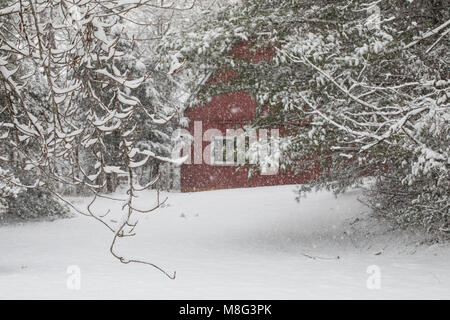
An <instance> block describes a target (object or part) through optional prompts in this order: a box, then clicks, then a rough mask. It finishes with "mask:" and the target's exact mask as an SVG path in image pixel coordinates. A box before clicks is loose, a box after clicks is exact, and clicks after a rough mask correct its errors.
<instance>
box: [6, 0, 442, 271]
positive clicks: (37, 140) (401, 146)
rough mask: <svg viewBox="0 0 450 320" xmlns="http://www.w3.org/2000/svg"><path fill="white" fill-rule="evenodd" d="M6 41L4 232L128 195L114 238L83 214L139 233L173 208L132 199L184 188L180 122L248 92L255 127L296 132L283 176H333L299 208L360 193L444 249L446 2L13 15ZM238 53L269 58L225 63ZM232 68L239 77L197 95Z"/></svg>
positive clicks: (86, 1)
mask: <svg viewBox="0 0 450 320" xmlns="http://www.w3.org/2000/svg"><path fill="white" fill-rule="evenodd" d="M0 29H1V32H0V110H1V112H0V206H1V211H0V218H1V221H4V222H10V221H16V220H22V219H25V220H29V219H36V218H48V217H52V218H53V217H63V216H66V215H68V214H69V208H70V207H71V206H72V205H71V204H70V202H68V201H67V200H65V199H66V197H67V196H74V195H83V196H84V195H86V196H87V195H93V196H94V197H93V202H95V201H96V200H97V199H99V198H114V196H113V195H112V192H113V191H115V190H116V188H117V186H118V185H119V183H120V182H121V181H122V182H123V183H124V185H125V186H126V189H127V195H128V200H127V201H126V202H125V204H124V207H125V208H126V209H127V210H126V211H124V212H125V213H124V216H123V217H122V220H120V221H119V223H116V224H111V223H109V222H107V221H106V220H105V219H104V218H103V215H99V214H97V213H94V212H92V211H90V210H88V211H87V212H80V213H82V214H86V215H90V216H92V217H94V218H95V219H97V220H99V221H100V222H101V223H103V224H105V226H106V227H107V228H108V229H110V230H111V232H112V233H113V234H114V241H115V239H116V238H117V237H126V236H131V235H133V234H134V228H135V226H136V223H137V222H136V221H135V220H134V219H133V214H134V213H136V212H151V211H153V210H156V209H158V208H159V207H160V206H161V204H162V203H163V200H160V199H159V198H158V199H157V203H156V205H155V206H151V207H149V208H145V209H143V208H139V209H138V208H136V207H135V206H134V200H135V193H136V192H139V190H142V189H147V188H155V189H164V190H177V188H178V186H177V181H178V177H177V175H178V171H177V166H178V165H179V164H180V161H181V160H182V159H177V158H174V157H173V150H174V149H176V148H177V147H178V145H179V143H181V141H182V140H183V139H182V138H183V137H176V136H174V135H173V133H174V131H175V130H176V129H177V128H179V127H184V126H186V125H187V121H188V120H187V119H185V118H184V117H183V110H185V108H187V107H189V106H193V105H197V104H199V103H203V102H205V101H206V100H207V99H208V98H209V97H211V96H213V95H216V94H218V93H223V92H228V91H236V90H245V91H246V92H248V93H249V94H251V95H252V97H254V98H255V99H256V101H257V104H258V111H259V116H258V118H257V119H255V121H254V123H253V126H254V127H255V128H268V127H280V126H287V127H288V128H289V135H288V136H285V137H282V138H280V139H281V141H280V145H281V146H282V152H283V157H282V159H283V162H282V169H286V168H290V169H292V170H294V171H301V170H304V169H305V167H307V166H309V165H311V161H318V162H319V164H320V168H321V170H322V174H321V175H320V177H318V178H317V179H315V180H314V181H311V183H309V184H307V185H302V186H300V187H299V189H298V196H299V199H300V198H301V196H302V195H303V194H305V193H307V192H309V191H310V190H312V189H327V190H333V191H334V192H336V193H340V192H343V191H345V190H347V189H348V188H350V187H353V186H355V185H363V186H364V187H365V188H366V191H365V196H364V199H363V201H364V202H365V203H366V204H367V205H368V206H370V207H371V208H372V209H373V213H374V215H376V216H378V217H380V218H383V219H388V220H390V221H392V222H393V223H394V224H395V225H396V226H397V227H398V228H415V229H419V230H422V231H423V232H426V233H428V234H429V235H430V238H431V239H432V240H433V241H440V240H446V239H448V236H449V232H450V220H449V211H450V210H449V208H450V207H449V206H450V203H449V194H450V190H449V186H450V180H449V165H450V158H449V154H450V147H449V135H450V132H449V120H450V109H449V100H448V98H449V87H450V80H449V67H448V66H449V63H450V61H449V60H450V59H449V58H450V56H449V42H448V41H449V38H448V37H449V31H450V5H449V2H448V1H447V0H394V1H392V0H390V1H387V0H379V1H365V0H338V1H326V0H315V1H308V0H290V1H287V0H286V1H275V0H260V1H247V0H242V1H225V0H223V1H214V0H208V1H200V0H197V1H193V0H192V1H188V0H186V1H182V0H180V1H174V2H172V1H166V0H158V1H157V0H154V1H151V0H47V1H44V0H3V1H1V3H0ZM239 43H246V44H249V50H255V51H257V50H259V49H261V48H265V49H267V50H271V51H272V53H273V59H271V60H270V61H265V62H259V63H254V62H252V61H248V60H245V59H241V58H239V57H236V56H233V55H230V54H229V52H230V50H231V49H232V48H233V46H234V45H236V44H239ZM219 69H220V70H228V69H232V70H234V71H236V75H237V76H236V77H234V78H233V80H232V81H231V82H228V83H226V84H224V83H218V84H215V85H210V86H207V87H206V86H201V83H202V79H204V78H205V76H207V75H209V74H211V72H213V71H214V70H219ZM267 110H268V112H265V111H267ZM304 119H307V120H308V125H299V124H300V123H302V121H304ZM174 137H176V138H175V139H174ZM298 159H311V160H310V161H304V160H303V161H298ZM255 168H257V166H255ZM367 177H371V181H372V183H371V184H370V185H367V184H363V182H364V181H365V179H366V178H367ZM300 201H302V200H301V199H300ZM72 209H74V210H77V209H76V208H75V207H72ZM114 241H113V244H114ZM111 252H112V253H113V254H115V252H114V250H113V249H111ZM116 257H117V258H118V259H120V260H121V261H122V262H129V261H126V260H124V258H123V257H121V256H120V255H117V256H116Z"/></svg>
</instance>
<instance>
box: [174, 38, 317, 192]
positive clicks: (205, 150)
mask: <svg viewBox="0 0 450 320" xmlns="http://www.w3.org/2000/svg"><path fill="white" fill-rule="evenodd" d="M246 49H247V47H246V45H239V46H236V47H235V48H234V49H233V50H232V52H231V54H234V55H238V56H240V57H244V58H250V59H251V60H252V61H254V62H256V63H257V62H259V61H262V60H268V59H270V58H271V57H272V55H273V52H271V51H269V50H265V51H263V50H261V51H259V52H257V53H256V54H253V55H252V56H250V54H249V53H248V50H246ZM226 77H227V75H226V73H223V72H216V74H215V75H213V76H212V77H211V78H210V79H209V80H208V81H207V82H206V84H205V85H208V82H211V81H217V79H220V80H219V81H226ZM185 116H186V117H187V118H188V119H189V120H190V121H189V128H188V130H189V133H190V134H191V135H192V136H193V137H194V142H193V144H192V146H191V150H190V151H191V155H190V159H188V161H187V162H186V163H184V164H182V165H181V172H180V174H181V177H180V178H181V181H180V186H181V191H182V192H192V191H203V190H213V189H227V188H243V187H257V186H273V185H283V184H301V183H305V182H306V181H308V180H309V179H311V176H312V174H315V172H314V171H310V172H304V173H299V174H297V175H294V174H293V173H292V172H281V170H280V171H277V172H269V174H267V173H266V174H260V173H258V174H257V175H253V176H252V177H251V178H249V169H250V165H249V164H244V165H239V164H240V163H241V164H242V159H238V157H239V155H238V154H237V152H236V151H235V149H236V148H237V146H238V142H237V141H238V140H237V139H238V138H234V137H230V136H229V135H227V129H228V130H232V131H233V130H234V131H235V130H237V129H239V128H242V127H243V126H244V125H246V124H249V123H251V121H252V120H254V119H255V117H256V102H255V101H254V100H253V99H252V98H251V97H250V96H249V95H248V94H246V93H245V92H233V93H227V94H221V95H217V96H215V97H212V98H211V100H210V101H209V102H207V103H206V104H205V105H204V106H197V107H193V108H189V109H187V110H186V111H185ZM281 130H283V128H281ZM270 131H271V130H269V132H270ZM271 134H272V132H271ZM260 135H261V134H260ZM260 138H261V137H258V139H260ZM246 139H251V137H247V138H246ZM239 141H240V142H239V144H240V146H246V147H247V148H248V144H249V143H248V141H247V140H239ZM242 143H243V144H242ZM224 149H226V152H223V150H224ZM230 150H231V152H229V151H230ZM222 155H223V156H222ZM208 158H209V159H208ZM239 160H240V161H241V162H239ZM245 162H248V159H244V163H245Z"/></svg>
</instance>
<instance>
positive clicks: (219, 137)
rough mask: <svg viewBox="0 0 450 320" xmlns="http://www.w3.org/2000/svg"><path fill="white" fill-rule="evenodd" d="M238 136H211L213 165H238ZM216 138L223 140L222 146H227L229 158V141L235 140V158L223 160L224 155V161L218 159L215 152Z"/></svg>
mask: <svg viewBox="0 0 450 320" xmlns="http://www.w3.org/2000/svg"><path fill="white" fill-rule="evenodd" d="M236 139H237V137H235V136H214V137H212V138H211V165H213V166H237V159H236V156H237V140H236ZM216 140H222V148H225V158H227V151H228V149H227V145H228V144H227V141H230V140H231V141H233V148H232V150H233V160H232V161H227V159H225V161H224V160H223V157H222V161H219V160H217V159H216V157H215V152H216Z"/></svg>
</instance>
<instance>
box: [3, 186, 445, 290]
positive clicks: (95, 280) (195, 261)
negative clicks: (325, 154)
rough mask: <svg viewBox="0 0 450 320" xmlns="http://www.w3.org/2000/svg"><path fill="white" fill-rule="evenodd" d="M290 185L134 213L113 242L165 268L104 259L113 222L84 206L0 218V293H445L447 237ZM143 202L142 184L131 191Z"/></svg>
mask: <svg viewBox="0 0 450 320" xmlns="http://www.w3.org/2000/svg"><path fill="white" fill-rule="evenodd" d="M293 188H294V187H293V186H278V187H263V188H251V189H234V190H220V191H209V192H199V193H190V194H182V193H169V194H166V195H168V196H169V200H168V206H166V207H164V208H162V209H160V210H158V211H156V212H155V213H151V214H148V215H144V216H143V217H142V218H141V220H140V223H139V225H138V228H137V230H136V231H137V236H136V237H131V238H127V239H120V240H119V241H120V242H119V244H118V247H117V249H118V250H119V251H120V252H121V253H122V254H123V255H125V256H127V257H132V258H139V259H147V260H149V261H151V262H154V263H156V264H158V265H160V266H161V267H164V268H165V269H167V270H168V271H173V270H176V271H177V278H176V280H169V279H168V278H166V277H165V276H164V275H163V274H161V273H160V272H158V271H157V270H155V269H153V268H151V267H149V266H146V265H138V264H128V265H124V264H121V263H120V262H119V261H118V260H116V259H114V258H113V257H112V256H111V255H110V253H109V251H108V248H109V244H110V241H111V237H112V234H111V233H110V232H109V231H108V230H107V229H106V228H105V227H104V226H103V225H101V224H100V223H98V222H97V221H95V220H93V219H92V218H88V217H83V216H77V217H76V218H72V219H64V220H58V221H54V222H39V223H27V224H22V225H10V226H3V227H0V298H2V299H15V298H26V299H34V298H45V299H47V298H50V299H53V298H55V299H83V298H85V299H90V298H119V299H134V298H143V299H220V298H221V299H244V298H250V299H251V298H253V299H310V298H312V299H314V298H325V299H327V298H342V299H349V298H357V299H362V298H369V299H382V298H446V299H449V298H450V267H449V266H450V248H449V246H445V245H439V246H437V245H434V246H431V247H429V246H424V245H421V246H418V245H417V242H418V241H419V240H420V236H417V235H412V234H409V233H406V232H396V233H392V232H386V228H387V227H385V226H383V225H381V224H378V225H377V224H374V223H373V222H372V223H370V222H367V221H370V219H369V220H367V219H366V218H364V217H365V216H366V215H367V213H368V209H367V208H365V207H364V206H363V205H362V204H361V203H360V202H358V201H357V200H356V198H357V196H358V194H359V193H358V191H353V192H350V193H347V194H344V195H342V196H340V197H338V198H337V199H336V198H334V196H333V195H332V194H330V193H327V192H320V193H311V194H310V195H309V196H308V197H307V198H306V199H303V201H302V202H301V203H300V204H298V203H297V202H295V200H294V198H295V195H294V193H293ZM163 195H164V194H163ZM76 201H77V202H78V204H80V205H82V204H85V203H86V199H76ZM154 202H155V194H154V193H153V192H143V193H142V194H141V195H140V198H139V199H138V204H139V207H140V208H144V207H146V206H147V207H148V206H151V205H152V204H153V203H154ZM106 205H107V203H106V201H103V200H102V201H101V202H100V203H99V204H98V205H97V208H101V207H104V206H106ZM108 205H110V204H108ZM119 210H120V208H119V205H118V204H115V207H114V209H113V211H115V212H113V213H112V214H113V215H114V213H117V212H118V211H119ZM98 212H99V213H103V211H100V210H99V211H98ZM356 218H359V219H360V220H359V222H355V219H356ZM361 218H363V219H361ZM308 256H310V257H315V258H316V259H312V258H310V257H308ZM338 256H339V259H337V257H338ZM70 266H76V267H72V268H69V267H70ZM369 266H372V267H369ZM373 266H375V267H373ZM68 268H69V271H70V272H73V271H74V270H78V269H77V268H79V271H80V280H81V282H80V284H81V287H80V289H79V290H71V289H69V288H68V286H67V281H68V279H69V278H70V277H73V275H74V274H73V273H71V274H68V273H67V271H68ZM368 268H369V271H371V272H372V271H373V270H375V271H377V270H379V272H380V273H379V275H380V278H379V279H380V285H381V287H380V288H379V289H369V288H368V286H367V281H368V279H369V278H370V277H372V278H370V279H372V280H373V279H374V278H373V277H376V276H377V273H376V272H375V273H373V274H372V273H367V271H368ZM70 279H73V278H70ZM369 283H374V282H372V281H371V280H369ZM375 283H376V281H375ZM369 287H371V286H370V285H369Z"/></svg>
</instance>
